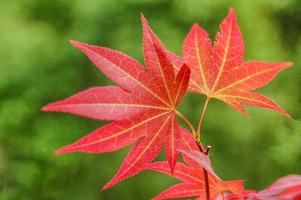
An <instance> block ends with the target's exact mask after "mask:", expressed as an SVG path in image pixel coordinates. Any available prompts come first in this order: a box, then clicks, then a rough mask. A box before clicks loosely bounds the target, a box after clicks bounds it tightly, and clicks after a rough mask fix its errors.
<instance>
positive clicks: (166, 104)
mask: <svg viewBox="0 0 301 200" xmlns="http://www.w3.org/2000/svg"><path fill="white" fill-rule="evenodd" d="M142 25H143V44H144V45H143V47H144V57H145V63H146V65H147V70H146V69H145V68H144V66H142V65H141V64H140V63H139V62H137V61H136V60H134V59H132V58H130V57H129V56H127V55H124V54H122V53H120V52H118V51H114V50H111V49H108V48H104V47H98V46H93V45H89V44H85V43H80V42H75V41H71V44H72V45H73V46H75V47H77V48H78V49H80V50H81V51H82V52H83V53H84V54H85V55H86V56H87V57H88V58H89V59H90V60H91V61H92V62H93V63H94V64H95V65H96V66H97V67H98V69H99V70H100V71H102V72H103V73H104V74H105V75H106V76H108V77H109V78H110V79H111V80H113V81H114V82H116V83H117V84H118V86H106V87H93V88H90V89H88V90H86V91H83V92H80V93H77V94H75V95H73V96H71V97H69V98H67V99H65V100H62V101H58V102H55V103H51V104H49V105H47V106H45V107H44V108H43V110H44V111H55V112H66V113H71V114H75V115H80V116H84V117H89V118H93V119H98V120H114V121H113V122H111V123H109V124H107V125H105V126H103V127H101V128H99V129H97V130H96V131H94V132H92V133H90V134H89V135H87V136H85V137H83V138H81V139H80V140H78V141H77V142H75V143H73V144H70V145H67V146H65V147H63V148H61V149H59V150H58V151H56V153H57V154H63V153H70V152H87V153H104V152H110V151H115V150H118V149H120V148H123V147H125V146H128V145H131V144H133V143H135V142H137V143H136V144H135V145H134V147H133V148H132V150H131V151H130V152H129V154H128V155H127V157H126V158H125V159H124V161H123V163H122V165H121V167H120V169H119V171H118V172H117V174H116V175H115V177H114V178H113V179H112V180H111V181H110V182H109V183H107V184H106V185H105V186H104V189H106V188H109V187H111V186H112V185H114V184H116V183H117V182H119V181H121V180H123V179H125V178H127V177H129V176H133V175H135V174H137V173H139V172H140V171H141V170H143V168H144V166H145V165H146V164H147V163H150V162H152V161H153V160H154V159H155V158H156V156H157V155H158V154H159V152H160V151H161V149H162V146H163V145H164V149H165V152H166V158H167V160H168V163H169V164H168V168H169V170H170V171H171V173H172V172H173V170H174V168H175V165H176V162H177V159H178V154H179V153H178V151H177V149H179V148H182V146H181V145H182V143H181V139H180V137H181V133H180V128H179V125H178V122H177V117H176V108H177V106H178V105H179V103H180V102H181V100H182V98H183V96H184V95H185V92H186V89H187V87H188V83H189V76H190V69H189V68H188V67H187V66H186V65H184V64H183V65H182V67H181V69H180V70H179V71H178V73H177V75H175V73H174V71H173V66H172V63H171V61H170V60H169V59H170V58H169V56H168V52H167V51H166V50H165V49H164V46H163V45H162V43H161V42H160V41H159V39H158V38H157V36H155V34H154V33H153V31H152V30H151V29H150V27H149V25H148V24H147V21H146V19H145V18H144V17H143V16H142ZM189 137H191V138H189ZM188 138H189V139H188ZM185 139H186V140H191V139H192V136H191V135H189V136H188V135H185ZM137 140H139V141H137ZM190 142H191V141H190Z"/></svg>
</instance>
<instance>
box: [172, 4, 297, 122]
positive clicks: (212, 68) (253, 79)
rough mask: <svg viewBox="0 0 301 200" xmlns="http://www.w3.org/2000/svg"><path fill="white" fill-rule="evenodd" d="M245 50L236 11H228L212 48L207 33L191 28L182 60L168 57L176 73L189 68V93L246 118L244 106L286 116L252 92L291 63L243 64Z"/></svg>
mask: <svg viewBox="0 0 301 200" xmlns="http://www.w3.org/2000/svg"><path fill="white" fill-rule="evenodd" d="M244 51H245V47H244V42H243V38H242V35H241V32H240V29H239V27H238V24H237V20H236V16H235V12H234V10H233V9H231V10H230V12H229V14H228V16H227V17H226V19H225V20H224V21H223V22H222V23H221V25H220V32H219V33H217V35H216V38H215V43H214V44H213V46H211V42H210V40H209V36H208V33H207V32H206V31H205V30H203V29H202V28H201V27H199V26H198V25H193V26H192V28H191V30H190V32H189V33H188V35H187V37H186V39H185V41H184V44H183V60H182V61H181V59H180V58H179V57H177V56H175V55H173V54H171V53H170V55H169V57H170V58H171V59H172V62H173V66H174V68H175V69H176V70H179V68H180V66H181V65H182V63H183V62H185V63H186V64H187V65H188V66H189V67H190V68H191V78H190V84H189V88H188V90H189V91H191V92H195V93H199V94H204V95H206V96H207V97H208V98H217V99H220V100H222V101H223V102H225V103H226V104H227V105H229V106H231V107H232V108H234V109H236V110H237V111H239V112H241V113H243V114H245V115H247V112H246V111H245V109H244V106H246V105H251V106H257V107H263V108H268V109H272V110H275V111H277V112H280V113H281V114H283V115H285V116H287V117H289V115H288V114H287V112H285V110H284V109H282V108H281V107H280V106H278V105H277V104H276V103H274V102H273V101H271V100H269V99H268V98H266V97H263V96H261V95H257V94H256V93H255V92H254V90H255V89H258V88H261V87H263V86H265V85H266V84H268V83H269V82H270V81H272V80H273V79H274V77H275V76H276V75H277V74H278V73H279V72H280V71H282V70H284V69H286V68H288V67H290V66H292V63H291V62H279V63H269V62H261V61H248V62H243V56H244ZM237 94H240V95H237Z"/></svg>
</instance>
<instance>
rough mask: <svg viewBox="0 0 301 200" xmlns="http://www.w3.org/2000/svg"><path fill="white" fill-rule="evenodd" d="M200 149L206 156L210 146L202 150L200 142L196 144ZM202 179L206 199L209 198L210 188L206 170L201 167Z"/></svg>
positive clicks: (208, 199)
mask: <svg viewBox="0 0 301 200" xmlns="http://www.w3.org/2000/svg"><path fill="white" fill-rule="evenodd" d="M198 147H199V149H200V151H201V152H202V153H204V154H206V155H207V156H208V154H209V151H210V149H211V146H207V148H206V150H205V151H203V149H202V147H201V145H200V144H198ZM203 174H204V180H205V191H206V200H210V188H209V177H208V172H207V171H206V170H205V169H204V168H203Z"/></svg>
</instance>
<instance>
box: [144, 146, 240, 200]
mask: <svg viewBox="0 0 301 200" xmlns="http://www.w3.org/2000/svg"><path fill="white" fill-rule="evenodd" d="M181 152H182V153H183V154H182V155H183V156H184V155H186V156H188V157H190V158H191V159H192V160H194V161H195V163H194V164H193V165H190V164H189V162H186V163H187V164H188V165H186V164H184V163H177V165H176V167H175V170H174V173H173V174H171V173H170V170H169V165H168V163H167V162H155V163H150V164H148V165H146V167H145V168H146V169H148V170H152V171H157V172H160V173H163V174H167V175H170V176H173V177H175V178H177V179H179V180H181V181H182V182H183V183H180V184H177V185H175V186H172V187H170V188H168V189H167V190H165V191H163V192H162V193H161V194H159V195H158V196H156V197H155V198H154V199H156V200H159V199H171V198H172V199H173V198H190V197H196V198H197V199H200V200H201V199H202V200H203V199H206V190H205V187H206V186H205V178H204V173H203V169H205V170H206V171H207V172H208V173H209V174H208V178H209V191H210V200H215V199H217V197H218V196H219V195H220V194H222V193H223V192H230V193H234V194H236V193H241V192H244V188H243V181H222V180H221V179H220V178H219V177H218V176H217V175H216V174H215V172H214V171H213V169H212V167H211V163H210V160H209V158H208V157H207V156H206V155H205V154H203V155H201V154H202V153H201V152H196V151H193V152H188V151H183V150H181ZM204 156H206V158H204Z"/></svg>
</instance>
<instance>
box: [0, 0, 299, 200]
mask: <svg viewBox="0 0 301 200" xmlns="http://www.w3.org/2000/svg"><path fill="white" fill-rule="evenodd" d="M230 7H234V8H235V9H236V12H237V15H238V22H239V24H240V27H241V30H242V33H243V36H244V38H245V43H246V49H247V51H246V56H245V59H246V60H250V59H252V60H267V61H283V60H291V61H293V62H295V67H294V68H292V69H288V70H286V71H284V72H282V73H281V74H280V75H279V76H277V78H276V79H275V80H274V81H273V82H272V83H271V84H269V85H268V86H267V87H265V88H264V89H262V90H261V92H262V93H264V94H266V95H267V96H269V97H271V98H272V99H275V100H276V101H277V102H278V103H280V105H282V106H283V107H284V108H285V109H286V110H287V111H288V112H289V113H291V114H292V116H293V117H294V118H295V119H296V120H288V119H286V118H284V117H282V116H280V115H279V114H277V113H275V112H272V111H268V110H263V109H259V108H250V109H248V110H249V111H250V114H251V117H252V120H249V119H246V118H244V117H243V116H242V115H241V114H240V113H238V112H235V111H233V110H231V109H230V108H228V107H226V106H224V105H223V104H222V103H221V102H218V101H213V102H211V103H210V105H209V111H208V113H207V114H206V117H205V123H204V126H203V127H202V132H203V139H204V141H205V143H207V144H211V145H212V146H213V149H212V152H211V158H212V160H213V165H214V167H215V168H216V170H217V172H218V174H219V175H220V176H221V177H223V178H224V179H245V180H246V185H247V186H248V187H249V188H254V189H258V188H262V187H264V186H265V185H267V184H269V183H271V182H272V181H273V180H275V179H276V178H278V177H280V176H283V175H286V174H288V173H301V166H300V164H301V152H300V147H301V124H300V118H301V93H300V91H301V90H300V89H301V78H300V66H301V1H300V0H286V1H282V0H265V1H264V0H254V1H242V0H241V1H223V0H212V1H205V0H204V1H201V0H174V1H168V0H163V1H162V0H145V1H142V0H119V1H117V0H110V1H109V0H54V1H44V0H22V1H21V0H10V1H5V0H1V1H0V13H1V17H0V24H1V28H0V199H1V200H19V199H20V200H32V199H41V200H42V199H43V200H46V199H47V200H62V199H72V200H81V199H114V200H115V199H118V200H125V199H129V200H133V199H150V198H151V197H153V196H154V195H156V194H158V193H159V192H160V191H162V190H163V189H164V188H167V187H168V186H170V185H172V183H174V182H175V180H174V179H172V178H170V177H166V176H164V175H161V174H157V173H152V172H143V173H142V174H139V175H138V176H136V177H133V178H130V179H128V180H126V181H124V182H122V183H120V184H118V185H117V186H115V187H113V188H112V189H109V190H107V191H99V188H100V187H101V186H102V185H104V184H105V183H106V182H107V181H108V180H109V179H110V178H111V177H112V176H113V175H114V173H115V172H116V171H117V169H118V167H119V165H120V164H121V161H122V158H123V157H124V156H125V155H126V153H127V151H128V150H129V149H125V150H122V151H119V152H114V153H110V154H103V155H88V154H80V153H75V154H68V155H62V156H55V155H54V154H53V151H54V150H55V149H57V148H59V147H61V146H63V145H66V144H69V143H71V142H73V141H75V140H76V139H78V138H80V137H82V136H83V135H85V134H87V133H89V132H90V131H92V130H94V129H96V128H97V127H99V126H101V125H103V124H104V122H99V121H92V120H87V119H83V118H80V117H74V116H69V115H67V114H56V113H42V112H41V111H40V108H41V106H43V105H45V104H47V103H49V102H52V101H56V100H58V99H62V98H65V97H67V96H69V95H71V94H73V93H75V92H78V91H80V90H83V89H86V88H88V87H90V86H93V85H107V84H111V82H110V81H109V80H108V79H107V78H105V76H104V75H102V74H101V73H100V72H99V71H98V70H97V69H96V68H95V67H93V66H92V64H91V63H90V62H89V61H88V59H87V58H85V56H83V55H82V54H81V53H80V52H79V51H78V50H76V49H74V48H73V47H71V46H70V45H69V44H68V40H69V39H75V40H79V41H83V42H88V43H92V44H98V45H101V46H107V47H110V48H113V49H117V50H120V51H122V52H125V53H127V54H129V55H130V56H133V57H134V58H136V59H138V60H139V61H141V62H143V59H142V44H141V38H142V36H141V27H140V12H143V13H144V15H145V16H146V17H147V18H148V20H149V23H150V25H151V26H152V28H153V29H154V31H155V32H156V33H157V35H158V36H159V37H160V38H161V40H162V41H163V43H164V44H166V47H167V48H168V49H170V50H172V51H174V52H176V53H179V54H180V53H181V44H182V41H183V39H184V37H185V34H186V33H187V32H188V30H189V27H190V26H191V25H192V24H193V23H195V22H197V23H200V24H201V26H203V27H204V28H205V29H207V30H208V31H209V32H210V34H211V36H212V39H213V38H214V35H215V33H216V32H217V31H218V24H219V23H220V21H221V20H222V19H223V18H224V17H225V16H226V14H227V12H228V9H229V8H230ZM203 103H204V98H200V96H196V95H192V94H188V95H187V96H186V97H185V101H184V102H183V103H182V105H181V108H180V109H181V111H182V112H183V113H185V114H186V115H187V116H188V118H189V119H191V121H192V122H193V123H194V124H195V125H196V123H197V120H198V118H199V115H200V110H201V107H202V105H203Z"/></svg>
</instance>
